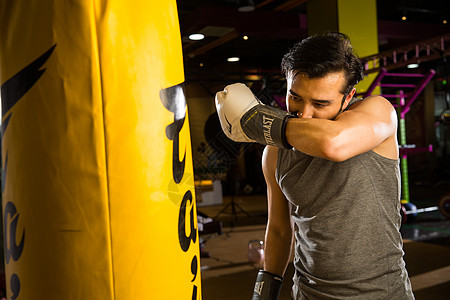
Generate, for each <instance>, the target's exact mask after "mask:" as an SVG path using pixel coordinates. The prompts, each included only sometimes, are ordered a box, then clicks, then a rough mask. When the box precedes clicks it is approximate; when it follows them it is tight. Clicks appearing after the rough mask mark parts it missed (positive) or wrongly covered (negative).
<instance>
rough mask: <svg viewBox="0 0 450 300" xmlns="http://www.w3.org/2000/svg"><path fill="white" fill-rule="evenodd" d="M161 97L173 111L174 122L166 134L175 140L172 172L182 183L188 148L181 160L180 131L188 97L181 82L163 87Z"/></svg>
mask: <svg viewBox="0 0 450 300" xmlns="http://www.w3.org/2000/svg"><path fill="white" fill-rule="evenodd" d="M159 97H160V98H161V102H162V104H163V105H164V107H165V108H166V109H167V110H169V111H170V112H172V113H173V115H174V116H173V123H172V124H170V125H168V126H167V127H166V136H167V138H168V139H169V140H171V141H173V151H172V162H173V164H172V173H173V179H174V180H175V182H176V183H180V182H181V179H182V178H183V174H184V167H185V162H186V150H185V151H184V157H183V160H182V161H180V158H179V157H180V156H179V155H180V152H179V151H180V149H179V148H180V131H181V128H182V127H183V125H184V121H185V119H186V98H185V96H184V90H183V87H182V85H181V84H178V85H174V86H172V87H169V88H166V89H163V90H161V91H160V92H159Z"/></svg>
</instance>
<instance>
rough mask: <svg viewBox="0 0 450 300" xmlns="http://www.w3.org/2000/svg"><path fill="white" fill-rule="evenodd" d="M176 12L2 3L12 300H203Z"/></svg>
mask: <svg viewBox="0 0 450 300" xmlns="http://www.w3.org/2000/svg"><path fill="white" fill-rule="evenodd" d="M183 81H184V73H183V62H182V51H181V39H180V32H179V27H178V16H177V9H176V1H175V0H170V1H160V0H139V1H132V2H129V1H119V0H109V1H108V0H96V1H92V0H72V1H50V0H34V1H32V0H29V1H25V0H14V1H1V2H0V82H1V98H2V200H3V206H2V207H3V231H4V250H5V266H6V267H5V268H6V286H7V294H8V299H12V300H13V299H18V300H22V299H23V300H28V299H46V300H48V299H56V300H62V299H64V300H67V299H95V300H97V299H99V300H100V299H101V300H103V299H106V300H109V299H114V300H116V299H137V300H141V299H142V300H145V299H157V300H160V299H170V300H173V299H177V300H179V299H189V300H191V299H192V300H195V299H201V286H200V259H199V239H198V233H197V215H196V207H195V197H194V182H193V171H192V153H191V144H190V135H189V126H188V124H189V123H188V115H187V108H186V101H185V96H184V92H183V87H182V84H183Z"/></svg>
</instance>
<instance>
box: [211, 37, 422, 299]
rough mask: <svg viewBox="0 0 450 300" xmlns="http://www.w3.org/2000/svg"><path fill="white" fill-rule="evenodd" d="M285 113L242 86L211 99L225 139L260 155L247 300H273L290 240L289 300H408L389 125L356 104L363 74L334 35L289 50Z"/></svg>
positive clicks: (380, 105)
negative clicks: (262, 211)
mask: <svg viewBox="0 0 450 300" xmlns="http://www.w3.org/2000/svg"><path fill="white" fill-rule="evenodd" d="M282 69H283V71H284V73H285V75H286V79H287V97H286V102H287V109H288V112H289V113H288V112H284V111H281V110H278V109H276V108H272V107H269V106H267V105H263V104H261V103H260V102H259V101H258V100H257V99H255V97H254V96H253V94H252V93H251V92H250V90H249V89H248V88H247V87H246V86H245V85H243V84H234V85H230V86H227V87H226V88H225V90H224V91H223V92H219V93H217V95H216V106H217V111H218V114H219V117H220V120H221V124H222V128H223V130H224V132H225V133H226V134H227V136H228V137H230V138H231V139H233V140H235V141H238V142H255V141H256V142H259V143H262V144H266V145H268V146H267V147H266V149H265V151H264V154H263V158H262V165H263V171H264V176H265V178H266V182H267V193H268V195H267V198H268V209H269V214H268V223H267V229H266V238H265V239H266V243H265V245H266V248H265V263H264V270H261V271H259V273H258V276H257V282H256V284H255V291H254V293H253V299H254V300H257V299H277V298H278V294H279V290H280V288H281V283H282V276H283V275H284V272H285V270H286V267H287V264H288V262H289V258H290V252H291V247H292V243H293V241H294V240H295V258H294V267H295V275H294V278H293V281H294V285H293V288H292V297H293V298H294V299H414V296H413V293H412V290H411V284H410V281H409V278H408V274H407V271H406V269H405V263H404V261H403V250H402V246H403V245H402V239H401V235H400V232H399V229H400V223H401V217H400V214H399V211H400V200H399V196H400V195H399V193H400V187H399V185H400V172H399V161H398V155H399V154H398V145H397V138H396V131H397V117H396V113H395V110H394V108H393V107H392V105H391V104H390V103H389V102H388V101H387V100H386V99H384V98H382V97H380V96H371V97H367V98H366V99H364V100H361V101H358V100H356V99H355V98H353V96H354V94H355V88H354V85H355V84H356V83H358V81H360V80H361V79H362V65H361V63H360V61H359V59H358V58H357V57H356V56H355V55H354V54H353V52H352V47H351V44H350V42H349V39H348V38H347V37H346V36H345V35H343V34H338V33H330V34H325V35H320V36H313V37H310V38H307V39H305V40H303V41H301V42H299V43H297V44H296V45H295V46H294V47H293V48H292V49H291V50H290V51H289V53H287V54H286V55H285V56H284V58H283V61H282Z"/></svg>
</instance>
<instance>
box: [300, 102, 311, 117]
mask: <svg viewBox="0 0 450 300" xmlns="http://www.w3.org/2000/svg"><path fill="white" fill-rule="evenodd" d="M312 115H313V109H312V107H311V105H308V104H304V105H301V106H300V107H299V110H298V111H297V117H299V118H304V119H306V118H312Z"/></svg>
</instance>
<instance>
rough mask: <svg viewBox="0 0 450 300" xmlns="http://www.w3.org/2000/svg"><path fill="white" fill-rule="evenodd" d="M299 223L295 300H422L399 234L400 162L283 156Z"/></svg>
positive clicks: (286, 186) (282, 180)
mask: <svg viewBox="0 0 450 300" xmlns="http://www.w3.org/2000/svg"><path fill="white" fill-rule="evenodd" d="M276 179H277V182H278V184H279V186H280V188H281V190H282V191H283V193H284V195H285V196H286V197H287V199H288V201H289V202H290V203H291V204H292V218H293V220H294V222H295V229H296V230H295V259H294V266H295V276H294V286H293V296H294V299H321V300H322V299H352V300H354V299H364V300H366V299H396V300H398V299H414V296H413V293H412V290H411V284H410V281H409V278H408V274H407V272H406V269H405V263H404V261H403V254H404V253H403V250H402V248H403V243H402V238H401V235H400V232H399V229H400V224H401V217H400V214H399V212H400V201H399V196H400V195H399V193H400V172H399V161H398V160H393V159H388V158H386V157H383V156H381V155H379V154H377V153H375V152H373V151H369V152H366V153H363V154H360V155H358V156H355V157H353V158H350V159H348V160H346V161H343V162H333V161H329V160H326V159H323V158H318V157H312V156H309V155H306V154H304V153H301V152H299V151H297V150H295V149H294V150H286V149H279V151H278V161H277V171H276Z"/></svg>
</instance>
